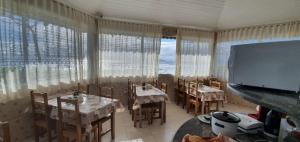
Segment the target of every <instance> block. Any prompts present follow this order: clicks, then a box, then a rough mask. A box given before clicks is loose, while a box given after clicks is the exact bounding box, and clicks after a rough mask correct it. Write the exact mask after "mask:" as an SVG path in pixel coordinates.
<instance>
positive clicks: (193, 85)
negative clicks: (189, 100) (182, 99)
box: [188, 81, 198, 97]
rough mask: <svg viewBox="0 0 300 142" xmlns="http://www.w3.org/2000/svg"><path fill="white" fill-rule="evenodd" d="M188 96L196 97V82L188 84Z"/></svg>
mask: <svg viewBox="0 0 300 142" xmlns="http://www.w3.org/2000/svg"><path fill="white" fill-rule="evenodd" d="M188 92H189V95H191V96H194V97H196V96H197V92H198V83H197V82H192V81H191V82H189V88H188Z"/></svg>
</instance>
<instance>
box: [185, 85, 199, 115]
mask: <svg viewBox="0 0 300 142" xmlns="http://www.w3.org/2000/svg"><path fill="white" fill-rule="evenodd" d="M186 104H187V106H186V109H187V113H189V112H190V109H191V107H192V106H193V107H194V108H195V112H194V114H195V115H197V114H198V113H199V108H200V106H201V100H200V98H199V97H198V84H197V82H189V85H188V94H187V102H186Z"/></svg>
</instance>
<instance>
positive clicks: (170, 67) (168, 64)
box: [159, 39, 176, 75]
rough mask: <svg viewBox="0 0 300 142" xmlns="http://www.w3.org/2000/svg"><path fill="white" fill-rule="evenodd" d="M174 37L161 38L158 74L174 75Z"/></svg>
mask: <svg viewBox="0 0 300 142" xmlns="http://www.w3.org/2000/svg"><path fill="white" fill-rule="evenodd" d="M175 69H176V39H161V50H160V58H159V74H172V75H175Z"/></svg>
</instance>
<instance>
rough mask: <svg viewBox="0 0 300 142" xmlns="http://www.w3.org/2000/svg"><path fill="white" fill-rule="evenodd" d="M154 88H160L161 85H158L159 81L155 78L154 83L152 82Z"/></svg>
mask: <svg viewBox="0 0 300 142" xmlns="http://www.w3.org/2000/svg"><path fill="white" fill-rule="evenodd" d="M151 84H152V85H153V86H154V87H158V86H159V84H158V80H157V79H155V78H153V81H152V83H151Z"/></svg>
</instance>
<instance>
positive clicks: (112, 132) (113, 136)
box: [110, 112, 115, 140]
mask: <svg viewBox="0 0 300 142" xmlns="http://www.w3.org/2000/svg"><path fill="white" fill-rule="evenodd" d="M110 127H111V139H112V140H114V139H115V112H112V113H111V120H110Z"/></svg>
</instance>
